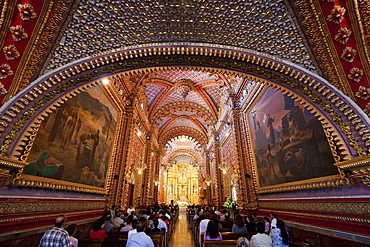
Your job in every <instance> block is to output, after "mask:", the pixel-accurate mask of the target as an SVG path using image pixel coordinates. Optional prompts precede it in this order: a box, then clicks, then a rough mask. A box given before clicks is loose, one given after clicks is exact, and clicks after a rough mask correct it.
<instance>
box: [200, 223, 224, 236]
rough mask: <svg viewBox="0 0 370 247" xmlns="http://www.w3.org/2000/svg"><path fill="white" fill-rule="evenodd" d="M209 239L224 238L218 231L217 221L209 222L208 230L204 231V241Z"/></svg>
mask: <svg viewBox="0 0 370 247" xmlns="http://www.w3.org/2000/svg"><path fill="white" fill-rule="evenodd" d="M207 240H222V235H221V233H220V232H219V231H218V227H217V225H216V223H215V222H213V221H209V222H208V225H207V230H206V232H205V233H204V241H207Z"/></svg>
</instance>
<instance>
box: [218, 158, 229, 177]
mask: <svg viewBox="0 0 370 247" xmlns="http://www.w3.org/2000/svg"><path fill="white" fill-rule="evenodd" d="M218 168H220V170H221V171H222V172H223V173H224V174H226V172H227V171H228V170H229V169H230V166H229V165H227V164H226V163H225V161H224V160H223V161H222V162H221V164H219V165H218Z"/></svg>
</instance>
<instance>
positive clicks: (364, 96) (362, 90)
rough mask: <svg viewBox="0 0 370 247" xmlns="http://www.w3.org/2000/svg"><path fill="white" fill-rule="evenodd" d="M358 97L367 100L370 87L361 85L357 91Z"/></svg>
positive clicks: (369, 94)
mask: <svg viewBox="0 0 370 247" xmlns="http://www.w3.org/2000/svg"><path fill="white" fill-rule="evenodd" d="M356 97H358V98H360V99H362V100H367V99H368V98H369V97H370V88H366V87H364V86H360V87H359V88H358V90H357V92H356Z"/></svg>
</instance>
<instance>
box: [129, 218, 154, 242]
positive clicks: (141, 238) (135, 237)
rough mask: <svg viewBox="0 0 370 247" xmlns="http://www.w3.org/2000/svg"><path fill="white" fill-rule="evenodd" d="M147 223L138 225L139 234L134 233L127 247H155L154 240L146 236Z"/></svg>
mask: <svg viewBox="0 0 370 247" xmlns="http://www.w3.org/2000/svg"><path fill="white" fill-rule="evenodd" d="M146 225H147V223H146V222H142V221H141V222H140V223H139V224H137V225H136V230H137V233H133V234H131V235H130V237H128V239H127V243H126V247H154V243H153V240H152V239H151V238H150V237H149V236H148V235H146V234H145V228H146Z"/></svg>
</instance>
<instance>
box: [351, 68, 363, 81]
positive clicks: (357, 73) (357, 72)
mask: <svg viewBox="0 0 370 247" xmlns="http://www.w3.org/2000/svg"><path fill="white" fill-rule="evenodd" d="M363 74H364V71H363V70H362V69H359V68H352V69H351V70H350V71H349V74H348V78H349V79H351V80H354V81H355V82H360V80H361V78H362V75H363Z"/></svg>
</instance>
